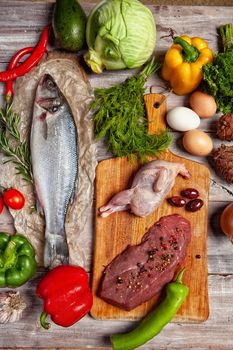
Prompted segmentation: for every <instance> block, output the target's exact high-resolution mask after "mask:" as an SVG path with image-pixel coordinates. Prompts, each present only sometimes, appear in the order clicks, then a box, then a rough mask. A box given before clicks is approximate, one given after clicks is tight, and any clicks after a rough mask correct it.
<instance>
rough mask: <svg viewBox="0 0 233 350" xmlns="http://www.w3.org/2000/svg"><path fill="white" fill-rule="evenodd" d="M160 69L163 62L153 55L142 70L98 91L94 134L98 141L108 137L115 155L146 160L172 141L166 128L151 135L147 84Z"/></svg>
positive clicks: (94, 106) (94, 103) (110, 149)
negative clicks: (147, 112)
mask: <svg viewBox="0 0 233 350" xmlns="http://www.w3.org/2000/svg"><path fill="white" fill-rule="evenodd" d="M159 68H160V64H159V63H158V62H156V61H155V59H154V58H153V59H151V60H150V61H149V63H148V64H147V65H146V66H145V68H144V69H143V70H142V71H141V72H140V73H137V74H136V75H134V76H132V77H131V78H128V79H127V80H126V81H124V82H123V83H121V84H118V85H116V86H113V87H110V88H100V89H96V90H95V97H96V98H95V101H94V102H93V104H92V108H93V109H94V110H95V113H94V132H95V136H96V138H97V139H98V140H100V139H102V138H105V137H106V138H107V144H108V150H109V151H110V152H112V153H113V154H114V155H116V156H120V157H121V156H126V157H128V158H129V159H132V158H138V159H141V160H144V159H145V158H146V157H147V156H152V155H157V154H158V153H159V152H161V151H164V150H165V149H166V148H167V147H168V146H169V144H170V143H171V140H172V137H171V135H170V133H169V132H168V131H167V130H164V131H163V132H161V133H159V134H156V135H149V134H148V123H147V118H146V110H145V105H144V99H143V95H144V92H145V87H144V85H145V82H146V79H147V78H148V77H149V76H151V75H152V74H153V73H155V72H156V71H157V70H158V69H159Z"/></svg>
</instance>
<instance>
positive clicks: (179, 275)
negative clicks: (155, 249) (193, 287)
mask: <svg viewBox="0 0 233 350" xmlns="http://www.w3.org/2000/svg"><path fill="white" fill-rule="evenodd" d="M184 271H185V267H184V268H183V269H182V270H181V271H180V272H179V273H178V276H177V278H176V281H175V282H176V283H181V284H182V278H183V274H184Z"/></svg>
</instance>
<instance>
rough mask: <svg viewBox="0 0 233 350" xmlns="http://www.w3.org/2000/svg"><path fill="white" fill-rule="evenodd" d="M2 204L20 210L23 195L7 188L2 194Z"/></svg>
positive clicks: (23, 199)
mask: <svg viewBox="0 0 233 350" xmlns="http://www.w3.org/2000/svg"><path fill="white" fill-rule="evenodd" d="M3 200H4V203H5V204H6V205H7V206H8V207H9V208H11V209H15V210H20V209H22V208H23V206H24V203H25V198H24V195H23V194H22V193H21V192H19V191H18V190H16V189H15V188H9V189H8V190H6V191H5V192H4V193H3Z"/></svg>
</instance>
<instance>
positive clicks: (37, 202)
mask: <svg viewBox="0 0 233 350" xmlns="http://www.w3.org/2000/svg"><path fill="white" fill-rule="evenodd" d="M36 211H37V213H38V214H39V215H41V216H44V209H43V207H42V205H41V203H40V201H39V199H38V198H37V199H36Z"/></svg>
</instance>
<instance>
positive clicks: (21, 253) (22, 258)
mask: <svg viewBox="0 0 233 350" xmlns="http://www.w3.org/2000/svg"><path fill="white" fill-rule="evenodd" d="M35 272H36V260H35V250H34V248H33V246H32V245H31V243H30V242H29V241H28V240H27V238H26V237H24V236H22V235H19V234H16V235H13V236H10V235H9V234H8V233H5V232H0V287H11V288H16V287H19V286H21V285H22V284H24V283H25V282H27V281H28V280H29V279H30V278H31V277H32V276H33V275H34V273H35Z"/></svg>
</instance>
